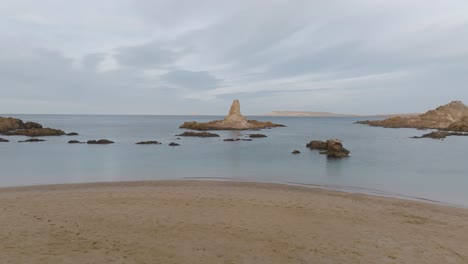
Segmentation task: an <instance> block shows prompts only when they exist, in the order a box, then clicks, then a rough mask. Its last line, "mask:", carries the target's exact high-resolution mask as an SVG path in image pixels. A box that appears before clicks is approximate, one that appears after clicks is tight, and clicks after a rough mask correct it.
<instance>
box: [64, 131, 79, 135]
mask: <svg viewBox="0 0 468 264" xmlns="http://www.w3.org/2000/svg"><path fill="white" fill-rule="evenodd" d="M66 135H67V136H78V133H76V132H70V133H67V134H66Z"/></svg>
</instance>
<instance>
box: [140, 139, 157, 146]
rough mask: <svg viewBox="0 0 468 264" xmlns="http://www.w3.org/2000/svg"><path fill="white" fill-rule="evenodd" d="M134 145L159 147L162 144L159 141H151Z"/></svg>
mask: <svg viewBox="0 0 468 264" xmlns="http://www.w3.org/2000/svg"><path fill="white" fill-rule="evenodd" d="M135 144H137V145H161V144H162V143H161V142H159V141H155V140H151V141H140V142H137V143H135Z"/></svg>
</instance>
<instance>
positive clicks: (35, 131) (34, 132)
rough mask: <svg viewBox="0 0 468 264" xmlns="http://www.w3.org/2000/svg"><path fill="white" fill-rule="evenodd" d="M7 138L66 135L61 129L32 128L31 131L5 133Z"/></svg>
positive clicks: (20, 130)
mask: <svg viewBox="0 0 468 264" xmlns="http://www.w3.org/2000/svg"><path fill="white" fill-rule="evenodd" d="M3 135H6V136H27V137H44V136H62V135H65V132H63V131H62V130H60V129H53V128H48V127H46V128H31V129H17V130H11V131H8V132H5V133H3Z"/></svg>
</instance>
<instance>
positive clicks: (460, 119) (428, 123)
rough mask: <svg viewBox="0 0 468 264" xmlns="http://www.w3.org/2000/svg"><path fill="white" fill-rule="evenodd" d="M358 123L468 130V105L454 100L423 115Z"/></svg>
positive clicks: (392, 126)
mask: <svg viewBox="0 0 468 264" xmlns="http://www.w3.org/2000/svg"><path fill="white" fill-rule="evenodd" d="M356 123H358V124H366V125H370V126H379V127H386V128H403V127H406V128H421V129H422V128H432V129H447V130H454V131H464V132H468V107H467V106H466V105H464V104H463V103H462V102H460V101H452V102H450V103H448V104H446V105H443V106H439V107H437V108H436V109H434V110H429V111H427V112H426V113H424V114H421V115H416V116H407V117H401V116H396V117H391V118H388V119H385V120H366V121H358V122H356Z"/></svg>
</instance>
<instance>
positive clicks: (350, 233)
mask: <svg viewBox="0 0 468 264" xmlns="http://www.w3.org/2000/svg"><path fill="white" fill-rule="evenodd" d="M0 212H1V213H0V263H2V264H3V263H204V264H208V263H256V264H257V263H268V264H272V263H282V264H284V263H411V264H414V263H437V264H441V263H468V210H466V209H460V208H452V207H447V206H442V205H434V204H426V203H420V202H414V201H405V200H398V199H391V198H383V197H373V196H367V195H357V194H347V193H341V192H332V191H325V190H320V189H310V188H305V187H291V186H284V185H275V184H256V183H239V182H216V181H212V182H208V181H165V182H134V183H104V184H102V183H98V184H79V185H57V186H39V187H21V188H3V189H0Z"/></svg>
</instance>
